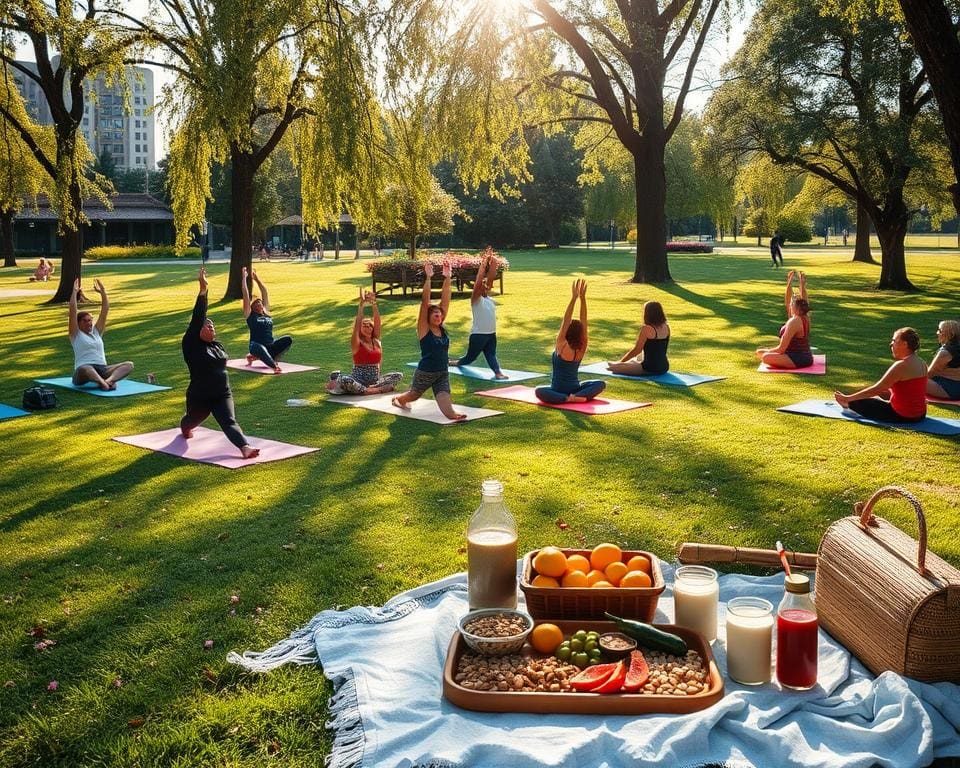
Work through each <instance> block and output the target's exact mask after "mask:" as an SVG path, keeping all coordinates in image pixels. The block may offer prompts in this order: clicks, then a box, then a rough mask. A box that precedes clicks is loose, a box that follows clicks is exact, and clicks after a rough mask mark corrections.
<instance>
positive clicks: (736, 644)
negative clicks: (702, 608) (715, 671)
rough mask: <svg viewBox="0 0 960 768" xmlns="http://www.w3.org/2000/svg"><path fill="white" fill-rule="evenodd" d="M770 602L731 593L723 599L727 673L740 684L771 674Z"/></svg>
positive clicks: (758, 682)
mask: <svg viewBox="0 0 960 768" xmlns="http://www.w3.org/2000/svg"><path fill="white" fill-rule="evenodd" d="M772 645H773V605H772V603H770V602H769V601H768V600H764V599H763V598H760V597H735V598H733V600H730V601H729V602H728V603H727V674H728V675H729V676H730V677H731V679H733V680H736V681H737V682H738V683H743V684H744V685H762V684H763V683H769V682H770V678H771V672H770V669H771V649H772Z"/></svg>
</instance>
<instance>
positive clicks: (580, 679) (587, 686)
mask: <svg viewBox="0 0 960 768" xmlns="http://www.w3.org/2000/svg"><path fill="white" fill-rule="evenodd" d="M616 668H617V664H594V665H593V666H592V667H587V668H586V669H585V670H583V672H581V673H580V674H579V675H577V676H575V677H571V678H570V687H571V688H573V690H575V691H592V690H593V689H594V688H596V687H597V686H598V685H602V684H603V683H605V682H606V681H607V680H608V679H609V678H610V675H612V674H613V672H614V671H615V670H616Z"/></svg>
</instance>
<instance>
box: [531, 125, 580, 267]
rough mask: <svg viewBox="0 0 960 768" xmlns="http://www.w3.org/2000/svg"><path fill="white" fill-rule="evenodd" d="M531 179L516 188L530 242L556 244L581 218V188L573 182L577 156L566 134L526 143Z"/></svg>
mask: <svg viewBox="0 0 960 768" xmlns="http://www.w3.org/2000/svg"><path fill="white" fill-rule="evenodd" d="M529 141H530V159H531V168H530V176H531V178H530V179H529V180H527V181H525V182H524V183H523V184H521V185H520V199H521V203H520V207H521V209H522V211H523V214H524V217H525V218H526V219H527V221H528V226H527V229H528V230H530V231H531V239H530V242H536V243H540V242H545V243H546V244H547V245H548V246H549V247H551V248H556V247H557V246H558V245H560V241H561V238H562V233H563V230H564V228H565V226H566V227H569V226H571V225H574V224H575V223H576V222H577V221H579V219H580V218H582V216H583V197H584V196H583V188H582V187H581V186H580V184H579V182H578V181H577V179H578V177H579V175H580V171H581V165H580V160H581V155H580V153H579V152H578V151H577V150H576V149H575V148H574V145H573V138H572V136H571V134H570V132H569V131H559V132H557V133H553V134H549V135H544V134H543V132H542V131H536V132H535V135H534V136H533V138H531V139H530V140H529Z"/></svg>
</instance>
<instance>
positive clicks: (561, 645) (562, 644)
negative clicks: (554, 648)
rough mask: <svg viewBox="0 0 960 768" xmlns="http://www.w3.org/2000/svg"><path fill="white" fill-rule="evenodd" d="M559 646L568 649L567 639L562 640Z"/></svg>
mask: <svg viewBox="0 0 960 768" xmlns="http://www.w3.org/2000/svg"><path fill="white" fill-rule="evenodd" d="M560 647H561V648H566V649H567V650H568V651H569V650H570V641H569V640H564V641H563V642H562V643H560Z"/></svg>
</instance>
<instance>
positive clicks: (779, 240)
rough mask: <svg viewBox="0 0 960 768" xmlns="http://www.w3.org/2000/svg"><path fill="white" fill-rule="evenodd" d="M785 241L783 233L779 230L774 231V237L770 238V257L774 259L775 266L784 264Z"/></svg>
mask: <svg viewBox="0 0 960 768" xmlns="http://www.w3.org/2000/svg"><path fill="white" fill-rule="evenodd" d="M784 242H785V241H784V239H783V235H781V234H780V233H779V232H774V233H773V237H771V238H770V258H771V259H773V266H774V267H775V268H776V267H782V266H783V250H782V246H783V243H784ZM778 262H779V263H778Z"/></svg>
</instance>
